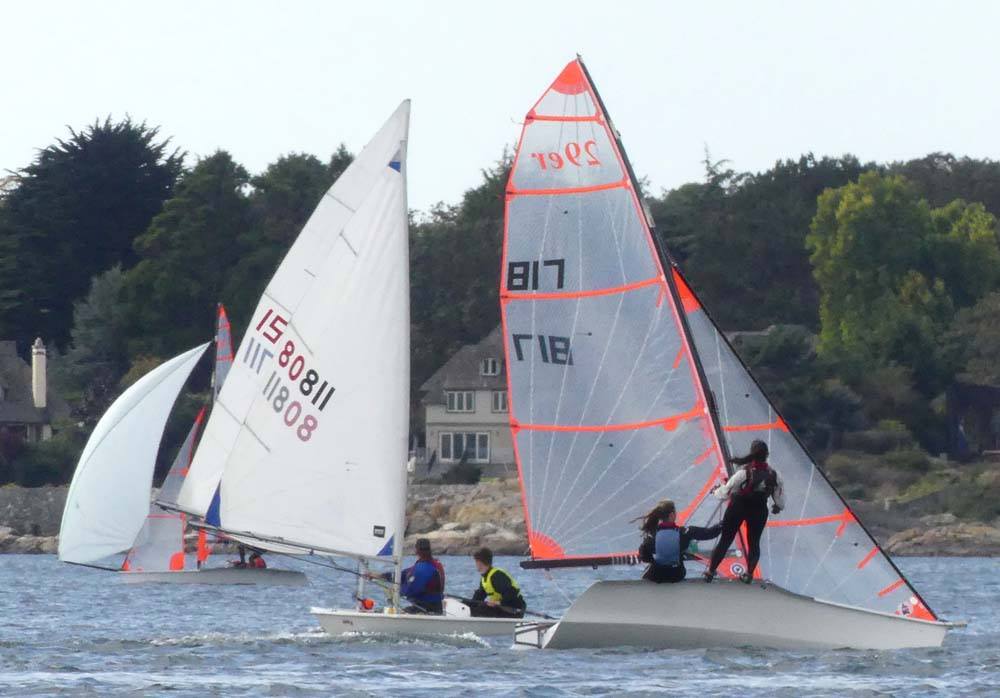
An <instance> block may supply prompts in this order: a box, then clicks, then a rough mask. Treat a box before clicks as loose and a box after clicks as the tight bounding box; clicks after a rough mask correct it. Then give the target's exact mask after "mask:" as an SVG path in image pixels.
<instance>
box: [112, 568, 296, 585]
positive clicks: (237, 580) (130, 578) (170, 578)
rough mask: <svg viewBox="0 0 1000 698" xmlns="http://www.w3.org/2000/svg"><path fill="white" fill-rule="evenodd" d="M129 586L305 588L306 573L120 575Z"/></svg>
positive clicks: (209, 571) (244, 571) (230, 570)
mask: <svg viewBox="0 0 1000 698" xmlns="http://www.w3.org/2000/svg"><path fill="white" fill-rule="evenodd" d="M119 576H120V577H121V579H122V580H123V581H124V582H125V583H126V584H253V585H257V586H305V585H306V584H308V583H309V580H308V579H307V578H306V575H305V574H304V573H303V572H296V571H294V570H277V569H262V570H261V569H240V568H237V567H214V568H208V569H201V570H177V571H175V572H120V573H119Z"/></svg>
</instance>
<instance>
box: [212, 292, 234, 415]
mask: <svg viewBox="0 0 1000 698" xmlns="http://www.w3.org/2000/svg"><path fill="white" fill-rule="evenodd" d="M232 365H233V332H232V328H231V327H230V326H229V316H227V315H226V308H225V306H223V305H222V303H219V308H218V311H217V312H216V320H215V374H214V375H213V377H212V398H213V399H218V397H219V393H220V392H222V384H223V383H225V382H226V376H227V375H229V368H230V366H232Z"/></svg>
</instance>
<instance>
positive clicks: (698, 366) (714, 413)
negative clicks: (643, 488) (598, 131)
mask: <svg viewBox="0 0 1000 698" xmlns="http://www.w3.org/2000/svg"><path fill="white" fill-rule="evenodd" d="M576 60H577V61H578V62H579V63H580V68H582V69H583V75H584V77H586V78H587V82H588V83H589V85H590V89H592V90H593V91H594V97H596V98H597V106H598V107H599V108H600V110H601V112H602V113H603V114H604V117H605V118H606V119H607V120H608V127H609V130H610V131H611V137H612V138H614V139H615V145H616V146H617V147H618V153H619V154H620V155H621V159H622V162H623V163H624V164H625V171H626V172H627V173H628V177H629V181H630V182H631V183H632V190H633V191H634V192H635V198H636V199H637V200H638V201H639V204H640V207H641V209H642V216H643V219H644V222H645V225H646V229H647V231H648V232H649V236H650V238H652V240H653V246H654V248H655V249H656V254H657V256H658V257H659V262H660V268H661V271H662V272H663V276H664V277H665V280H666V283H667V288H668V289H669V290H670V298H671V300H672V301H673V303H674V307H675V308H676V309H677V318H678V319H679V320H680V324H681V331H682V332H683V333H684V339H685V341H686V343H687V345H688V350H689V351H690V352H691V359H692V360H693V363H694V366H695V371H696V372H697V374H698V381H699V382H700V383H701V388H702V392H703V393H704V395H705V403H706V408H707V409H708V413H709V421H710V422H711V423H712V430H713V432H714V433H715V439H716V441H718V443H719V450H720V452H721V454H722V460H723V465H724V466H725V468H726V473H727V474H728V475H730V476H732V474H733V466H732V463H730V462H729V458H730V453H729V446H728V444H727V443H726V439H725V435H724V434H723V433H722V424H721V420H720V419H719V414H718V410H717V407H716V404H715V394H714V393H713V392H712V390H711V388H710V387H709V383H708V378H707V377H706V375H705V367H704V366H703V365H702V362H701V357H700V356H699V355H698V347H697V346H696V345H695V343H694V335H693V334H692V332H691V327H690V325H688V320H687V314H686V313H685V312H684V304H683V302H682V301H681V296H680V292H679V291H678V290H677V283H676V281H675V280H674V275H673V273H672V272H673V271H674V269H675V267H676V266H677V265H676V262H674V259H673V257H672V256H671V255H670V253H669V252H668V251H667V250H666V248H665V247H664V246H663V244H662V242H661V240H660V238H659V236H657V235H656V228H655V224H654V221H653V217H652V215H651V214H650V213H649V207H648V206H646V202H645V200H644V199H643V198H642V193H641V191H640V189H639V180H638V178H637V177H636V176H635V170H633V169H632V162H631V161H630V160H629V159H628V153H626V152H625V146H624V144H623V143H622V140H621V137H620V135H619V134H618V129H617V128H616V127H615V125H614V121H612V120H611V115H610V114H609V113H608V108H607V107H606V106H605V105H604V100H603V99H601V93H600V92H598V90H597V85H596V84H594V80H593V79H592V78H591V77H590V71H588V70H587V66H586V64H585V63H584V62H583V58H582V57H581V56H580V55H579V54H577V57H576Z"/></svg>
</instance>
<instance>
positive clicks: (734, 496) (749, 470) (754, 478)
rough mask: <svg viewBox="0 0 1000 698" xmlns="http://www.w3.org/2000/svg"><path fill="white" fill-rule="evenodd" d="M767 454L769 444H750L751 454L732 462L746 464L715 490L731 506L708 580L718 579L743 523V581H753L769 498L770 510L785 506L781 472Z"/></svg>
mask: <svg viewBox="0 0 1000 698" xmlns="http://www.w3.org/2000/svg"><path fill="white" fill-rule="evenodd" d="M768 455H769V451H768V448H767V444H766V443H764V442H763V441H754V442H753V443H752V444H750V453H749V455H747V456H744V457H743V458H733V459H732V460H731V461H730V462H731V463H733V464H735V465H742V466H744V467H743V468H741V469H740V470H737V471H736V472H734V473H733V474H732V476H731V477H730V478H729V480H727V481H726V484H725V485H722V486H720V487H718V488H716V490H715V492H714V494H715V496H716V497H718V498H719V499H726V498H727V497H728V498H729V505H728V506H727V507H726V513H725V514H724V515H723V517H722V535H721V536H720V537H719V542H718V543H717V544H716V546H715V550H714V551H712V560H711V562H710V563H709V566H708V570H707V571H706V572H705V581H706V582H711V581H712V579H714V578H715V571H716V569H718V567H719V564H720V563H721V562H722V559H723V558H724V557H725V556H726V551H727V550H729V546H730V545H732V543H733V539H734V538H735V537H736V533H737V532H738V531H739V529H740V526H741V525H742V524H744V523H746V525H747V569H746V571H745V572H743V574H741V575H740V581H741V582H743V583H744V584H749V583H750V582H752V581H753V573H754V570H755V569H757V561H758V560H760V537H761V534H763V533H764V526H765V525H766V524H767V500H768V498H770V499H771V500H772V501H773V502H774V506H772V507H771V513H773V514H778V513H779V512H780V511H781V510H782V509H784V508H785V494H784V488H783V487H782V482H781V475H779V474H778V471H777V470H775V469H774V468H772V467H771V466H770V465H768V463H767V457H768Z"/></svg>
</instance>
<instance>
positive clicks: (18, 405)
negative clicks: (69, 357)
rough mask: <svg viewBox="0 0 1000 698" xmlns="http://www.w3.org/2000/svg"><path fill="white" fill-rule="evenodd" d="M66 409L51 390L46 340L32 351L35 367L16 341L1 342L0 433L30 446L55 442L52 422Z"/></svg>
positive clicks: (33, 346) (34, 346)
mask: <svg viewBox="0 0 1000 698" xmlns="http://www.w3.org/2000/svg"><path fill="white" fill-rule="evenodd" d="M65 413H66V410H65V405H64V403H63V402H62V401H61V400H58V399H55V400H54V399H53V396H52V395H51V393H50V392H49V388H48V366H47V352H46V350H45V345H44V344H43V343H42V340H41V339H40V338H39V339H36V340H35V343H34V344H33V345H32V347H31V364H30V365H29V364H28V362H27V361H25V360H24V359H22V358H21V357H20V356H18V354H17V346H16V344H15V343H14V342H12V341H0V431H4V432H6V433H7V434H13V435H15V436H18V437H20V438H21V439H23V440H24V441H26V442H29V443H30V442H36V441H46V440H48V439H50V438H52V421H53V418H54V417H56V416H64V414H65Z"/></svg>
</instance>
